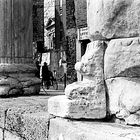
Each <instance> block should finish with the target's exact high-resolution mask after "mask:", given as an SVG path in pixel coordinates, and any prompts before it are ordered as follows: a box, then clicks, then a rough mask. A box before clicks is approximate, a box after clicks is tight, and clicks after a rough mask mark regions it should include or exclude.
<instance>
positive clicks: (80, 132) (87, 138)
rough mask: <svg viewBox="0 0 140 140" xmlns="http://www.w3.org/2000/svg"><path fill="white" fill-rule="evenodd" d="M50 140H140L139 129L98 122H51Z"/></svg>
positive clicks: (58, 120)
mask: <svg viewBox="0 0 140 140" xmlns="http://www.w3.org/2000/svg"><path fill="white" fill-rule="evenodd" d="M49 139H50V140H58V139H59V140H139V139H140V129H139V127H132V126H125V125H118V124H113V123H107V122H101V121H100V122H96V121H84V120H83V121H73V120H72V121H71V120H68V119H62V118H55V119H51V120H50V130H49Z"/></svg>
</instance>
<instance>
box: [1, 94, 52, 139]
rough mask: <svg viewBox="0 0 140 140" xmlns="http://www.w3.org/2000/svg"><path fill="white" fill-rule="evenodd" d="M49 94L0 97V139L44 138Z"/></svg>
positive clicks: (47, 125) (45, 135)
mask: <svg viewBox="0 0 140 140" xmlns="http://www.w3.org/2000/svg"><path fill="white" fill-rule="evenodd" d="M49 97H50V96H47V95H40V96H28V97H27V96H26V97H18V98H7V99H6V98H5V99H2V98H1V99H0V102H1V104H0V140H3V137H4V140H46V139H47V137H48V130H49V121H50V118H52V117H53V116H50V115H49V114H48V113H47V100H48V98H49Z"/></svg>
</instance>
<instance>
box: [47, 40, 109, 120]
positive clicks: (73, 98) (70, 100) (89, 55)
mask: <svg viewBox="0 0 140 140" xmlns="http://www.w3.org/2000/svg"><path fill="white" fill-rule="evenodd" d="M105 48H106V45H105V43H104V42H103V41H95V42H91V43H89V44H88V46H87V49H86V52H85V54H84V56H83V57H82V59H81V61H80V62H78V63H77V64H76V65H75V69H76V70H77V71H78V72H80V73H81V74H82V75H83V81H80V82H74V83H72V84H70V85H67V86H66V88H65V96H66V98H65V97H55V98H54V97H53V98H52V99H51V98H50V99H49V101H48V104H49V109H48V111H49V113H50V114H53V115H56V116H61V117H69V118H98V119H99V118H104V117H105V116H106V97H105V87H104V78H103V57H104V51H105ZM61 98H62V99H61Z"/></svg>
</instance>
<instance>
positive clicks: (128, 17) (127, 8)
mask: <svg viewBox="0 0 140 140" xmlns="http://www.w3.org/2000/svg"><path fill="white" fill-rule="evenodd" d="M87 3H88V4H87V13H88V14H87V15H88V16H87V19H88V29H89V34H90V37H91V39H92V40H99V39H112V38H126V37H136V36H140V24H139V22H140V15H139V13H140V1H139V0H115V1H114V0H88V2H87Z"/></svg>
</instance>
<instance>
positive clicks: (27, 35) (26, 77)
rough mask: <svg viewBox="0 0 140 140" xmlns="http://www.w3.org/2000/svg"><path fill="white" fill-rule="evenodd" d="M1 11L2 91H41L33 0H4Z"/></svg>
mask: <svg viewBox="0 0 140 140" xmlns="http://www.w3.org/2000/svg"><path fill="white" fill-rule="evenodd" d="M0 13H1V16H0V95H2V96H3V95H9V94H11V95H13V94H17V95H20V94H30V93H35V92H39V84H40V80H38V79H37V78H35V76H34V73H35V67H34V66H33V59H32V55H33V48H32V36H33V35H32V34H33V32H32V0H0ZM37 85H38V86H37ZM35 87H38V88H35Z"/></svg>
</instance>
